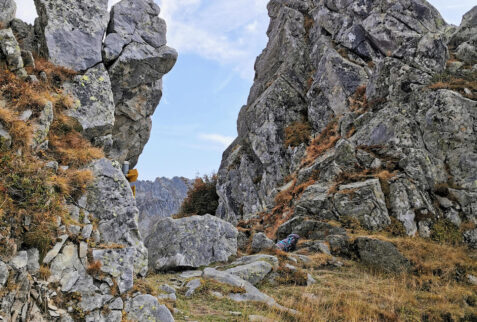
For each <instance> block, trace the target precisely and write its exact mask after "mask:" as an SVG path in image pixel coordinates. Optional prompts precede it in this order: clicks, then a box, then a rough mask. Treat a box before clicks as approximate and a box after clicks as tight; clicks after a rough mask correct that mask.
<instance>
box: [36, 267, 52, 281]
mask: <svg viewBox="0 0 477 322" xmlns="http://www.w3.org/2000/svg"><path fill="white" fill-rule="evenodd" d="M50 276H51V271H50V268H49V267H48V266H44V265H42V266H41V267H40V270H39V271H38V277H39V278H40V279H42V280H44V281H46V280H48V279H49V278H50Z"/></svg>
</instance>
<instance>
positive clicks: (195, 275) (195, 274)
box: [179, 271, 202, 279]
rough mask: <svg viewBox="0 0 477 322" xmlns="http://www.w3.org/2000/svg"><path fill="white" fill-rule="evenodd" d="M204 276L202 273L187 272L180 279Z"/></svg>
mask: <svg viewBox="0 0 477 322" xmlns="http://www.w3.org/2000/svg"><path fill="white" fill-rule="evenodd" d="M201 276H202V271H185V272H182V273H181V274H180V275H179V277H180V278H185V279H187V278H192V277H201Z"/></svg>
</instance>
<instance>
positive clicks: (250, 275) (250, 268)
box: [225, 261, 273, 285]
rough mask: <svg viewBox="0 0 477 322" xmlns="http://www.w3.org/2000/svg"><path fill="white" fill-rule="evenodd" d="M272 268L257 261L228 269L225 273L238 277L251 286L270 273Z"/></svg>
mask: <svg viewBox="0 0 477 322" xmlns="http://www.w3.org/2000/svg"><path fill="white" fill-rule="evenodd" d="M272 268H273V267H272V265H270V264H269V263H267V262H263V261H258V262H252V263H250V264H246V265H240V266H236V267H233V268H229V269H228V270H226V271H225V272H227V273H229V274H232V275H235V276H238V277H240V278H241V279H243V280H246V281H247V282H249V283H251V284H252V285H257V284H258V283H260V282H261V281H262V280H263V279H264V278H265V277H266V276H267V275H268V273H270V271H271V270H272Z"/></svg>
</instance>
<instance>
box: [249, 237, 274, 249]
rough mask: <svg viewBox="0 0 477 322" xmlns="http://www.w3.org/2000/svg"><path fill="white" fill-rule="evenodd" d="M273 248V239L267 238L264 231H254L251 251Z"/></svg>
mask: <svg viewBox="0 0 477 322" xmlns="http://www.w3.org/2000/svg"><path fill="white" fill-rule="evenodd" d="M273 248H275V243H274V242H273V240H271V239H269V238H268V237H267V235H265V234H264V233H256V234H255V235H253V238H252V252H254V253H258V252H261V251H263V250H267V249H273Z"/></svg>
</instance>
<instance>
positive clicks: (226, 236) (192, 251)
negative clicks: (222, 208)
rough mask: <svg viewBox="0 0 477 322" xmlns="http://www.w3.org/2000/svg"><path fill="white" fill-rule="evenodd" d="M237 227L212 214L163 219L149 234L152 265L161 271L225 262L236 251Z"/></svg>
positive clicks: (146, 242) (148, 240)
mask: <svg viewBox="0 0 477 322" xmlns="http://www.w3.org/2000/svg"><path fill="white" fill-rule="evenodd" d="M237 234H238V232H237V228H235V227H234V226H232V225H231V224H230V223H228V222H226V221H223V220H221V219H219V218H217V217H214V216H211V215H205V216H192V217H188V218H182V219H171V218H165V219H162V220H160V221H159V222H158V223H157V224H156V226H155V227H154V229H153V231H152V232H151V234H150V235H149V237H148V238H146V241H145V244H146V247H147V248H148V251H149V266H150V267H151V268H152V269H155V270H158V271H165V270H174V269H185V268H191V267H200V266H205V265H209V264H211V263H214V262H225V261H227V260H228V258H229V257H230V256H232V255H236V253H237Z"/></svg>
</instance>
